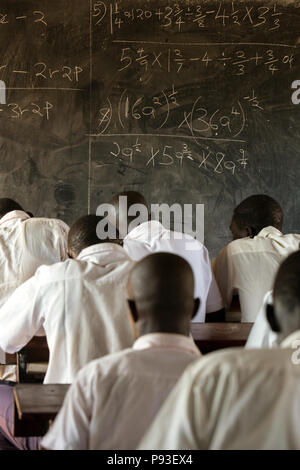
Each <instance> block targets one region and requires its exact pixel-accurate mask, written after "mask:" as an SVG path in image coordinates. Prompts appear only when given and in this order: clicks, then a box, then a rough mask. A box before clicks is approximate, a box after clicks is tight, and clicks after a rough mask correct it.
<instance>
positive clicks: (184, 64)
mask: <svg viewBox="0 0 300 470" xmlns="http://www.w3.org/2000/svg"><path fill="white" fill-rule="evenodd" d="M254 46H255V45H254ZM218 49H219V50H218ZM230 49H232V50H231V51H230ZM233 49H235V50H233ZM251 49H252V51H250V50H249V49H242V48H241V49H238V45H236V46H235V47H234V48H233V47H232V48H230V47H226V50H222V48H221V47H217V48H209V47H206V46H205V45H204V46H200V45H195V46H193V47H184V44H183V46H182V47H180V46H179V47H173V48H167V49H165V48H164V49H159V48H156V50H154V49H153V46H152V47H151V46H149V45H148V46H147V44H141V45H140V46H139V45H138V44H137V45H136V47H135V48H133V47H132V46H131V47H122V48H121V50H120V53H119V67H118V71H119V72H122V71H124V70H126V69H132V68H135V67H139V68H140V69H141V70H142V71H143V72H154V71H164V72H167V73H176V74H180V73H182V72H183V73H184V72H185V70H186V69H187V68H188V67H191V66H192V65H193V66H195V65H196V66H197V67H199V69H201V71H202V72H203V71H204V72H205V71H209V70H210V69H211V68H212V67H218V68H219V69H222V70H224V71H226V72H227V73H229V74H232V75H236V76H240V75H245V74H247V73H253V68H254V69H255V68H256V67H264V69H265V71H267V72H269V73H271V74H272V75H273V74H274V73H276V72H279V71H281V70H286V69H288V70H290V69H292V67H293V65H294V63H295V55H294V52H293V51H288V52H287V50H286V49H285V50H284V51H283V50H282V48H277V49H276V48H275V47H274V48H270V47H259V46H257V47H256V48H255V49H253V46H252V47H251Z"/></svg>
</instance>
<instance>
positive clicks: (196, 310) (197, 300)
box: [192, 297, 201, 318]
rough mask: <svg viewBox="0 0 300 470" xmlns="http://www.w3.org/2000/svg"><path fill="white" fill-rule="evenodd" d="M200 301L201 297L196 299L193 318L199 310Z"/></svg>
mask: <svg viewBox="0 0 300 470" xmlns="http://www.w3.org/2000/svg"><path fill="white" fill-rule="evenodd" d="M200 303H201V301H200V299H199V297H197V298H196V299H194V308H193V314H192V318H194V317H195V315H196V313H197V312H198V310H199V307H200Z"/></svg>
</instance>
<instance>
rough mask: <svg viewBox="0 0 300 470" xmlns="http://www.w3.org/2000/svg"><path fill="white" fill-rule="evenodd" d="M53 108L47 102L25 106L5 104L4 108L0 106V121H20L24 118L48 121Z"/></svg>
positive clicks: (31, 103)
mask: <svg viewBox="0 0 300 470" xmlns="http://www.w3.org/2000/svg"><path fill="white" fill-rule="evenodd" d="M53 109H54V106H53V104H52V103H50V102H49V101H45V102H43V103H33V102H30V103H28V104H26V105H24V104H22V105H21V104H18V103H7V104H6V105H5V106H1V105H0V119H1V118H6V119H21V118H22V117H25V116H28V115H30V116H33V115H34V116H36V117H41V118H45V119H46V120H47V121H49V119H50V117H51V115H52V112H53Z"/></svg>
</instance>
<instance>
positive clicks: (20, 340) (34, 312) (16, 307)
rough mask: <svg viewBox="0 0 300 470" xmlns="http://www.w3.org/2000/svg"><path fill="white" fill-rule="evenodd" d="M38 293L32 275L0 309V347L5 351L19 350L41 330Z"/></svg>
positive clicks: (37, 287)
mask: <svg viewBox="0 0 300 470" xmlns="http://www.w3.org/2000/svg"><path fill="white" fill-rule="evenodd" d="M39 293H40V286H39V282H38V280H37V278H36V276H33V277H31V278H30V279H28V280H27V281H26V282H24V283H23V284H21V286H19V287H18V288H17V289H16V290H15V291H14V293H13V294H12V295H11V296H10V297H9V299H8V300H7V302H5V304H4V305H3V306H2V308H1V309H0V325H1V328H0V347H1V348H2V349H3V350H4V351H5V352H7V353H9V354H13V353H15V352H17V351H19V350H20V349H22V348H23V347H24V346H25V345H26V344H27V343H28V342H29V341H30V340H31V338H32V337H33V336H35V334H36V332H38V331H39V332H41V331H42V326H43V317H42V314H41V312H40V309H39V308H38V307H39V306H38V303H39Z"/></svg>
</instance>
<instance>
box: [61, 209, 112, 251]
mask: <svg viewBox="0 0 300 470" xmlns="http://www.w3.org/2000/svg"><path fill="white" fill-rule="evenodd" d="M103 219H104V218H103V217H100V216H98V215H95V214H89V215H84V216H82V217H80V218H79V219H77V220H76V221H75V222H74V223H73V224H72V225H71V227H70V230H69V233H68V250H69V253H70V251H72V252H73V253H74V254H75V255H76V256H77V255H79V253H80V252H81V251H82V250H83V249H84V248H87V247H88V246H92V245H97V244H98V243H104V242H110V243H118V242H119V240H118V236H119V234H118V231H117V230H116V229H115V228H113V229H114V231H115V233H116V238H114V239H113V238H110V239H109V238H101V237H99V236H98V234H97V226H98V223H99V222H101V221H102V220H103Z"/></svg>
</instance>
